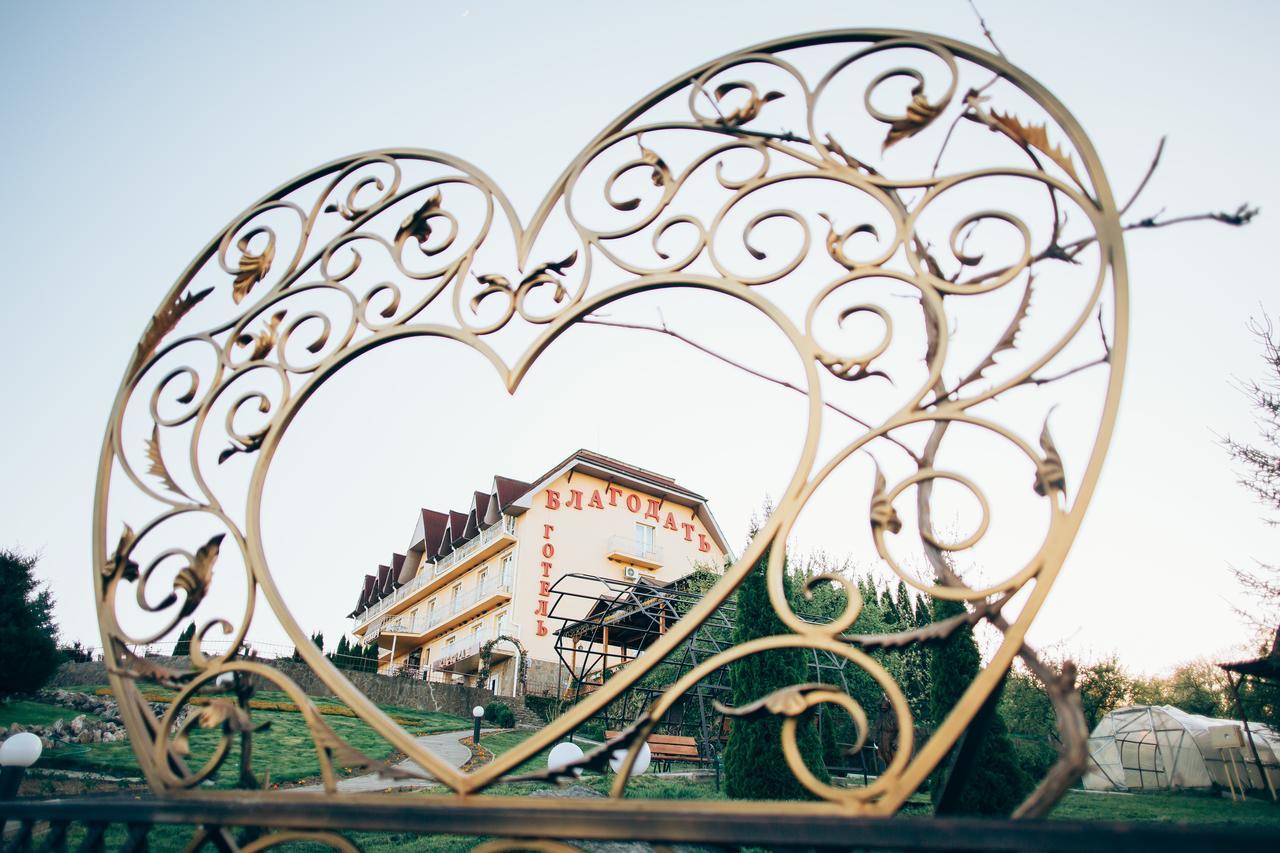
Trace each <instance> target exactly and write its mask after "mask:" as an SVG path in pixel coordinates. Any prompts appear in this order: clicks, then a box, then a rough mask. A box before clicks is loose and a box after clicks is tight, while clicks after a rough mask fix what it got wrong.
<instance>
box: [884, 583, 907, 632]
mask: <svg viewBox="0 0 1280 853" xmlns="http://www.w3.org/2000/svg"><path fill="white" fill-rule="evenodd" d="M880 611H881V612H882V613H884V621H885V625H887V626H888V628H889V630H891V631H897V630H901V629H902V628H904V627H906V626H905V625H903V619H902V614H901V613H899V612H898V603H897V602H896V601H894V600H893V590H892V589H890V588H889V587H885V588H884V594H883V595H882V596H881V597H880Z"/></svg>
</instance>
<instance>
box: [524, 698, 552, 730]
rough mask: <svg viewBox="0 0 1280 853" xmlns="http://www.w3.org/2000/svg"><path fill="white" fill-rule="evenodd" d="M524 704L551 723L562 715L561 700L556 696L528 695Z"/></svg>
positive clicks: (543, 719) (545, 721)
mask: <svg viewBox="0 0 1280 853" xmlns="http://www.w3.org/2000/svg"><path fill="white" fill-rule="evenodd" d="M524 706H525V707H526V708H528V709H529V710H530V711H533V713H535V714H537V715H538V716H539V717H541V718H542V721H543V722H544V723H549V722H551V721H552V720H554V719H555V718H556V717H558V716H560V700H559V699H557V698H556V697H554V696H526V697H524Z"/></svg>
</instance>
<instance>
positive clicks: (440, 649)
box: [379, 546, 518, 672]
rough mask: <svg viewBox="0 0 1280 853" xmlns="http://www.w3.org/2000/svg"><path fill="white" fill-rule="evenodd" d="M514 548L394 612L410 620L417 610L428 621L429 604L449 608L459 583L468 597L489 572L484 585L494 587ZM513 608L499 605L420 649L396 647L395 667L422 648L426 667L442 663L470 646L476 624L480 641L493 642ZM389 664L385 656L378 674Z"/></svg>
mask: <svg viewBox="0 0 1280 853" xmlns="http://www.w3.org/2000/svg"><path fill="white" fill-rule="evenodd" d="M515 547H516V546H512V547H511V548H507V549H504V550H503V551H501V552H499V553H498V554H496V555H495V556H493V557H490V558H489V559H488V560H486V561H484V562H483V563H480V564H479V565H477V566H474V567H472V568H471V569H468V570H467V571H466V573H465V574H463V575H462V577H461V578H459V579H458V580H455V581H453V582H452V583H450V584H448V585H447V586H444V587H442V588H441V589H439V590H438V591H436V592H434V593H432V594H431V595H429V596H427V597H425V598H423V599H422V600H421V601H418V602H416V603H415V604H413V605H412V606H410V607H400V608H397V609H396V610H394V611H392V612H393V613H395V614H397V615H401V616H404V617H406V618H407V617H408V616H409V614H410V613H412V612H414V611H415V610H416V611H417V618H419V619H426V618H427V614H428V612H429V609H430V604H429V602H430V601H432V600H434V601H435V602H436V607H437V609H438V611H439V609H441V608H444V609H447V608H448V607H449V606H450V603H451V601H452V598H453V588H454V587H455V586H457V585H458V584H459V583H461V584H462V592H461V595H462V597H463V598H466V596H468V595H469V594H471V593H473V592H474V591H475V589H476V588H477V587H478V586H480V584H481V581H480V575H481V573H482V572H484V571H486V570H487V572H488V574H487V575H486V577H485V580H484V583H485V584H487V585H491V584H493V583H494V582H495V581H496V580H497V579H498V578H500V577H501V576H502V561H503V559H504V558H505V557H506V555H508V554H514V550H515ZM427 570H428V571H430V568H429V567H428V569H427ZM517 571H518V567H513V569H512V587H513V590H514V587H515V586H516V580H515V577H516V572H517ZM510 607H511V605H510V604H504V605H498V606H497V607H493V608H490V609H489V610H487V611H485V612H484V613H482V614H480V615H479V616H478V617H472V618H471V619H470V620H468V621H467V622H464V623H463V624H462V625H460V626H458V627H457V628H455V629H454V630H452V631H449V632H447V633H444V634H441V635H440V636H439V637H436V638H434V639H432V640H431V641H430V642H428V643H426V644H424V645H422V646H420V647H412V646H410V647H406V646H402V645H400V644H397V647H396V650H395V665H396V666H397V667H400V666H407V665H408V659H409V656H410V655H411V654H413V652H414V649H415V648H421V649H422V663H423V665H424V666H428V667H431V666H433V665H434V664H435V662H436V661H438V660H440V659H441V658H443V657H447V656H448V655H449V654H452V653H456V652H460V651H463V650H465V649H466V648H468V647H469V646H471V645H472V643H473V639H472V629H473V627H475V626H476V625H480V626H481V631H482V637H483V639H481V640H480V642H484V641H485V640H490V639H493V637H495V636H497V634H496V629H497V624H498V621H499V618H500V617H501V615H502V613H504V612H506V611H509V610H510ZM450 637H456V640H455V643H454V647H453V650H452V652H450V651H447V650H448V648H449V638H450ZM428 652H430V654H429V655H428ZM390 662H391V656H390V655H384V656H383V657H382V659H381V662H380V664H379V671H384V672H385V671H387V670H388V668H389V664H390ZM496 670H497V667H496V666H495V671H496Z"/></svg>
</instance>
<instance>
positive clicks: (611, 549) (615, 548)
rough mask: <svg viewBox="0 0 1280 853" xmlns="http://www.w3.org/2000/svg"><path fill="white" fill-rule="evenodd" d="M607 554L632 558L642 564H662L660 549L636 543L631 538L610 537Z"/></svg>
mask: <svg viewBox="0 0 1280 853" xmlns="http://www.w3.org/2000/svg"><path fill="white" fill-rule="evenodd" d="M608 553H609V554H611V555H613V554H617V555H619V556H623V557H633V558H635V559H636V560H637V561H639V562H642V563H652V564H654V565H661V564H662V548H661V547H660V546H658V545H653V544H645V543H642V542H637V541H636V540H635V539H634V538H633V537H631V536H610V537H609V542H608Z"/></svg>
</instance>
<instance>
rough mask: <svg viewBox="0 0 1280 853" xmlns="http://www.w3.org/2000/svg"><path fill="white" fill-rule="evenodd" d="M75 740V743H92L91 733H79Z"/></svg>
mask: <svg viewBox="0 0 1280 853" xmlns="http://www.w3.org/2000/svg"><path fill="white" fill-rule="evenodd" d="M75 740H76V743H86V744H88V743H93V732H81V733H80V735H79V736H78V737H77V738H76V739H75Z"/></svg>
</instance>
